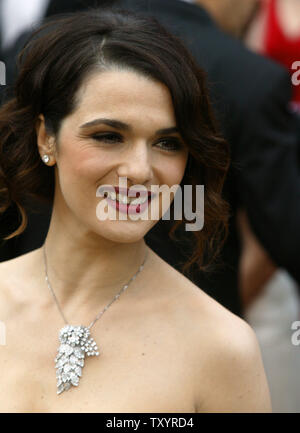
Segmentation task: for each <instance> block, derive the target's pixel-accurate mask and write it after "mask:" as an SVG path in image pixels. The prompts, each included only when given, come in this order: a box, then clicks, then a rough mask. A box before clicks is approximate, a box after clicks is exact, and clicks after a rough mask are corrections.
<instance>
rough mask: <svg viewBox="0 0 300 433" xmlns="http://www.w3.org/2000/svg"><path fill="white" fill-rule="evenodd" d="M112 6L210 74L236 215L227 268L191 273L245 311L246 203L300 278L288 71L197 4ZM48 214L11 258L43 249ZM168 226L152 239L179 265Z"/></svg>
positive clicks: (257, 226)
mask: <svg viewBox="0 0 300 433" xmlns="http://www.w3.org/2000/svg"><path fill="white" fill-rule="evenodd" d="M62 3H64V2H60V4H62ZM114 3H115V5H116V6H117V7H124V8H127V9H133V10H139V11H142V12H146V13H149V14H151V15H154V16H155V17H156V18H158V19H159V21H160V22H161V23H162V24H164V25H165V26H166V27H168V28H169V29H170V30H171V31H172V32H173V33H175V34H176V35H179V36H180V37H181V39H182V40H183V41H185V43H186V45H187V46H188V48H189V49H190V51H191V52H192V54H193V55H194V57H195V58H196V60H197V61H198V63H199V65H200V66H201V67H202V68H203V69H205V70H206V71H207V74H208V79H209V87H210V92H211V97H212V100H213V104H214V107H215V110H216V113H217V117H218V119H219V121H220V124H221V127H222V130H223V133H224V135H225V137H226V138H227V140H228V141H229V143H230V145H231V152H232V166H231V169H230V172H229V175H228V179H227V182H226V185H225V195H226V198H227V199H228V200H229V202H230V204H231V207H232V212H233V217H232V218H231V220H230V234H229V238H228V240H227V242H226V244H225V246H224V249H223V252H222V255H221V261H222V262H223V266H222V267H220V268H217V269H216V270H215V271H214V272H213V273H211V274H204V273H202V272H199V271H197V270H196V269H194V272H193V276H192V277H191V278H192V279H193V281H194V282H195V283H196V284H197V285H198V286H199V287H201V288H202V289H203V290H204V291H205V292H207V293H208V294H210V295H211V296H212V297H214V298H215V299H216V300H218V301H219V302H220V303H221V304H223V305H224V306H225V307H227V308H229V309H230V310H231V311H233V312H234V313H236V314H239V315H241V305H240V297H239V292H238V284H237V269H238V260H239V253H240V251H239V250H240V247H239V240H238V237H237V232H236V228H235V214H236V209H237V207H240V206H241V207H245V208H246V210H247V213H248V216H249V219H250V223H251V225H252V228H253V229H254V231H255V233H256V235H257V236H258V238H259V240H260V242H261V243H262V244H263V246H264V247H265V248H266V249H267V251H268V252H269V254H270V256H271V257H272V259H273V260H274V261H275V262H276V263H277V264H278V265H280V266H282V267H284V268H286V269H287V270H288V271H289V272H290V273H291V274H292V275H293V276H294V278H295V279H296V280H297V281H298V282H300V270H299V265H298V261H299V250H300V231H299V230H298V221H299V220H300V182H299V165H297V158H296V155H297V148H296V145H297V143H296V135H295V132H294V121H293V118H292V116H291V114H290V113H289V112H288V110H287V105H288V101H289V99H290V95H291V88H290V80H289V76H288V74H287V73H286V72H285V70H283V69H282V68H281V67H280V66H277V65H276V64H275V63H273V62H271V61H269V60H267V59H265V58H263V57H260V56H258V55H256V54H253V53H250V52H249V51H248V50H247V49H246V48H244V46H243V45H242V44H241V43H239V42H238V41H235V40H233V39H231V38H230V37H229V36H226V35H225V34H223V33H222V32H221V31H219V30H218V29H217V27H216V26H215V24H214V22H213V21H212V19H211V18H210V17H209V15H208V14H207V13H206V12H205V11H204V10H203V9H202V8H200V7H198V6H195V5H192V4H187V3H184V2H181V1H179V0H144V1H143V0H120V1H116V2H114ZM49 218H50V210H49V209H45V210H44V213H43V216H36V215H32V216H31V218H30V222H29V226H28V229H27V230H26V231H25V232H24V234H22V235H21V236H20V237H19V238H18V239H15V240H12V241H9V242H7V247H6V250H8V248H9V246H8V244H9V243H10V242H11V243H13V248H12V250H13V256H15V255H19V254H22V253H24V252H26V251H30V250H32V249H34V248H38V247H39V246H41V245H42V243H43V240H44V238H45V235H46V233H47V227H48V224H49ZM168 229H169V222H167V221H161V222H159V223H158V224H157V225H156V226H155V227H154V228H153V230H151V231H150V233H149V234H148V235H147V237H146V241H147V243H148V245H149V246H150V247H151V248H153V250H154V251H156V252H157V253H158V254H159V255H160V256H161V257H162V258H163V259H165V260H166V261H167V262H169V263H170V264H172V265H173V266H175V267H178V263H179V262H182V261H183V260H184V254H183V251H182V250H181V249H180V247H178V246H177V245H174V243H173V242H172V241H171V240H169V238H168V235H167V233H168ZM186 236H187V237H190V234H189V233H186ZM9 254H11V252H10V253H9ZM3 257H5V248H4V252H3Z"/></svg>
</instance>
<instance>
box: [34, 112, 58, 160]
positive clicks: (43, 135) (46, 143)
mask: <svg viewBox="0 0 300 433" xmlns="http://www.w3.org/2000/svg"><path fill="white" fill-rule="evenodd" d="M35 130H36V136H37V145H38V149H39V154H40V156H41V159H43V157H45V156H46V155H47V156H48V157H49V159H48V160H46V161H44V160H43V161H44V162H45V164H47V165H49V166H52V165H55V164H56V156H55V155H56V153H55V145H56V143H55V137H54V136H53V135H49V134H48V133H47V131H46V125H45V117H44V115H43V114H40V115H39V117H38V120H37V122H36V126H35Z"/></svg>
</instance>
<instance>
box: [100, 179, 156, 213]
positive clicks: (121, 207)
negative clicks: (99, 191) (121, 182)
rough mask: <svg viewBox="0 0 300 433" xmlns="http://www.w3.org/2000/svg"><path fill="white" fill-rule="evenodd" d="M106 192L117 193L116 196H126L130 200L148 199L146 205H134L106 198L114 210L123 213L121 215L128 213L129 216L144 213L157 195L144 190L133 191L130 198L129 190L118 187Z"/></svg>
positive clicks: (106, 189)
mask: <svg viewBox="0 0 300 433" xmlns="http://www.w3.org/2000/svg"><path fill="white" fill-rule="evenodd" d="M105 191H107V192H108V191H109V192H115V193H116V194H122V195H124V196H125V195H126V196H127V197H130V198H140V197H148V200H147V201H145V203H140V204H136V205H135V204H132V203H128V204H125V203H121V202H119V201H118V200H112V199H111V198H109V197H106V200H107V203H108V204H109V205H110V206H111V207H113V208H114V209H116V210H117V211H119V212H121V213H126V214H128V215H133V214H139V213H142V212H144V211H145V210H146V209H147V208H148V206H149V204H150V202H151V200H152V199H153V198H154V196H155V194H152V192H151V191H143V190H133V189H131V191H130V192H131V194H130V196H129V195H128V194H129V189H128V188H119V187H118V186H116V187H111V188H105Z"/></svg>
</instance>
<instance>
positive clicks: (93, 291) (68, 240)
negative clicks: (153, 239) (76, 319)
mask: <svg viewBox="0 0 300 433" xmlns="http://www.w3.org/2000/svg"><path fill="white" fill-rule="evenodd" d="M44 247H45V253H46V261H47V273H48V278H49V282H50V284H51V286H52V288H53V290H54V292H55V294H56V296H57V298H58V300H59V303H60V305H61V307H62V308H64V307H67V306H68V305H70V304H76V305H78V306H80V305H86V306H87V310H88V309H89V307H91V306H94V305H99V306H101V305H103V304H105V303H108V302H110V300H111V299H112V298H113V297H114V296H115V295H116V293H118V292H119V291H120V289H121V288H122V286H124V285H125V284H126V283H127V282H128V281H129V280H130V278H131V277H132V276H133V275H134V274H135V273H136V272H137V270H138V268H139V266H140V265H141V264H142V262H143V261H144V259H145V256H146V251H147V246H146V244H145V242H144V240H143V239H141V240H139V241H138V242H134V243H114V242H111V241H109V240H107V239H103V238H101V237H99V236H97V235H95V233H93V232H91V231H88V230H87V229H86V228H85V229H80V226H78V225H75V224H74V221H70V220H68V223H66V221H64V219H61V218H60V217H59V216H58V215H57V213H56V212H55V211H54V212H53V214H52V217H51V222H50V227H49V230H48V234H47V237H46V240H45V244H44ZM40 252H41V258H42V257H43V251H42V249H41V251H40ZM42 260H43V267H42V269H43V275H45V274H44V258H42ZM131 284H132V285H133V282H132V283H131ZM128 290H129V289H128Z"/></svg>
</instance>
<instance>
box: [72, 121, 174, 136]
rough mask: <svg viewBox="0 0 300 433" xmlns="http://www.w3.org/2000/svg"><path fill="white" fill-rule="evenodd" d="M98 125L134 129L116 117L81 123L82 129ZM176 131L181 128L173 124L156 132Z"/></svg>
mask: <svg viewBox="0 0 300 433" xmlns="http://www.w3.org/2000/svg"><path fill="white" fill-rule="evenodd" d="M98 125H107V126H111V127H112V128H115V129H119V130H121V131H131V130H132V128H131V126H130V125H128V124H127V123H124V122H121V121H120V120H115V119H95V120H91V121H90V122H87V123H84V124H83V125H81V126H80V129H84V128H90V127H92V126H98ZM174 133H178V134H179V129H178V128H177V127H176V126H172V127H170V128H163V129H158V130H157V131H156V132H155V135H166V134H174Z"/></svg>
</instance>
